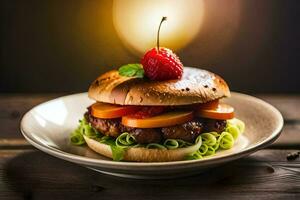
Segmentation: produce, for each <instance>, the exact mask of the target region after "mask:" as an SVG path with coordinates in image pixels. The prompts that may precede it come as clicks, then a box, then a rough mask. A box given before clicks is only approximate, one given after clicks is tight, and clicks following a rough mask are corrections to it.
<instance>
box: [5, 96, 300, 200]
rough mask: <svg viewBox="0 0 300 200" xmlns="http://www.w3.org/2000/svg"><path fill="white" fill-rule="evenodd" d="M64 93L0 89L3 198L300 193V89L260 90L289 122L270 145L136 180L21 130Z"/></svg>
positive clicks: (284, 196)
mask: <svg viewBox="0 0 300 200" xmlns="http://www.w3.org/2000/svg"><path fill="white" fill-rule="evenodd" d="M61 95H62V94H35V95H28V94H26V95H24V94H1V95H0V124H1V126H0V199H81V200H82V199H132V200H134V199H158V198H159V199H300V159H299V158H298V159H296V160H294V161H287V159H286V156H287V154H288V153H290V152H296V151H300V112H299V107H300V95H270V94H269V95H256V96H258V97H260V98H262V99H264V100H266V101H267V102H269V103H271V104H273V105H274V106H275V107H277V108H278V109H279V110H280V111H281V113H282V114H283V116H284V119H285V125H284V129H283V133H282V135H281V136H280V137H279V139H278V140H277V141H276V142H275V143H274V144H273V145H271V146H269V147H268V148H267V149H263V150H260V151H258V152H256V153H254V154H252V155H250V156H249V157H246V158H243V159H240V160H237V161H234V162H231V163H228V164H226V165H224V166H222V167H218V168H214V169H211V170H210V171H207V172H205V173H203V174H199V175H196V176H192V177H185V178H180V179H170V180H134V179H125V178H118V177H112V176H108V175H103V174H100V173H97V172H94V171H92V170H89V169H86V168H84V167H81V166H79V165H76V164H73V163H70V162H67V161H63V160H60V159H57V158H54V157H52V156H49V155H47V154H45V153H43V152H41V151H39V150H37V149H35V148H34V147H32V146H31V145H30V144H28V143H27V142H26V140H25V139H24V138H23V137H22V135H21V133H20V131H19V122H20V119H21V117H22V116H23V114H24V113H25V112H26V111H28V110H29V109H30V108H32V107H33V106H35V105H37V104H39V103H41V102H44V101H46V100H49V99H52V98H54V97H58V96H61Z"/></svg>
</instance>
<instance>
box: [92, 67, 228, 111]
mask: <svg viewBox="0 0 300 200" xmlns="http://www.w3.org/2000/svg"><path fill="white" fill-rule="evenodd" d="M88 94H89V97H90V98H92V99H94V100H96V101H100V102H105V103H112V104H120V105H149V106H167V105H187V104H193V103H206V102H209V101H212V100H215V99H219V98H222V97H228V96H230V91H229V88H228V86H227V84H226V82H225V81H224V80H223V79H222V78H221V77H220V76H218V75H216V74H214V73H211V72H209V71H206V70H201V69H197V68H191V67H184V72H183V77H182V78H181V79H179V80H168V81H150V80H148V79H146V78H143V79H141V78H135V77H124V76H120V75H119V73H118V71H117V70H112V71H109V72H107V73H105V74H103V75H101V76H99V77H98V78H97V79H96V80H95V81H94V82H93V83H92V85H91V86H90V88H89V92H88Z"/></svg>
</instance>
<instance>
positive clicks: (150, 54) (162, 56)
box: [141, 17, 183, 81]
mask: <svg viewBox="0 0 300 200" xmlns="http://www.w3.org/2000/svg"><path fill="white" fill-rule="evenodd" d="M166 20H167V17H163V18H162V19H161V21H160V24H159V27H158V31H157V47H156V48H153V49H151V50H149V51H147V52H146V54H145V55H144V57H143V58H142V60H141V64H142V65H143V68H144V71H145V75H146V76H147V77H148V78H149V79H151V80H155V81H162V80H170V79H180V78H181V77H182V73H183V65H182V63H181V62H180V60H179V58H178V57H177V56H176V54H175V53H173V52H172V51H171V50H170V49H167V48H163V47H161V48H160V47H159V32H160V27H161V24H162V23H163V22H164V21H166Z"/></svg>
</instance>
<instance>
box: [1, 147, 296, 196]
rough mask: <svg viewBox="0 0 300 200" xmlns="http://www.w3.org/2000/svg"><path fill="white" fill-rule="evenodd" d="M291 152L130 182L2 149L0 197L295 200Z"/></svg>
mask: <svg viewBox="0 0 300 200" xmlns="http://www.w3.org/2000/svg"><path fill="white" fill-rule="evenodd" d="M290 151H291V150H288V151H287V150H262V151H259V152H257V153H255V154H253V155H251V156H249V157H248V158H244V159H241V160H238V161H235V162H232V163H229V164H227V165H224V166H222V167H219V168H215V169H211V170H210V171H207V172H206V173H203V174H199V175H194V176H192V177H185V178H179V179H170V180H134V179H124V178H118V177H112V176H108V175H102V174H100V173H98V172H94V171H91V170H88V169H86V168H84V167H81V166H78V165H74V164H72V163H69V162H66V161H63V160H60V159H57V158H54V157H51V156H49V155H46V154H44V153H42V152H40V151H35V150H33V151H27V152H21V151H20V150H18V151H14V150H5V151H0V188H1V189H0V199H6V198H8V197H13V198H12V199H21V198H27V199H85V198H88V199H120V198H121V199H123V198H124V199H156V198H159V199H199V198H203V199H254V198H259V199H278V198H282V199H297V198H299V197H300V176H299V175H300V160H299V159H297V160H295V161H290V162H287V161H286V154H287V153H288V152H290ZM49 195H51V196H49ZM228 197H230V198H228Z"/></svg>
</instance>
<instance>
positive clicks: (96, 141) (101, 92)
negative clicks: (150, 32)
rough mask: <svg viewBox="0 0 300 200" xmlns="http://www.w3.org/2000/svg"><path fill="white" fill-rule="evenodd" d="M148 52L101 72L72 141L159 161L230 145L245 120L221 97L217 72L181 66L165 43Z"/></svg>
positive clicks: (116, 155) (223, 87) (224, 88)
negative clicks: (222, 100)
mask: <svg viewBox="0 0 300 200" xmlns="http://www.w3.org/2000/svg"><path fill="white" fill-rule="evenodd" d="M165 20H166V17H163V18H162V20H161V22H160V25H159V28H158V33H157V35H158V36H157V47H156V48H153V49H151V50H149V51H147V52H146V54H145V55H144V56H143V58H142V59H141V63H138V64H127V65H124V66H122V67H120V68H119V69H118V70H112V71H109V72H107V73H105V74H103V75H101V76H99V77H98V78H97V79H96V80H95V81H93V83H92V84H91V86H90V88H89V90H88V96H89V97H90V98H91V99H93V100H95V103H94V104H92V105H91V106H89V107H88V108H87V112H86V113H85V114H84V117H83V119H82V120H80V124H79V126H78V128H77V129H76V130H75V131H73V133H72V134H71V142H72V143H73V144H75V145H83V144H86V145H87V146H88V147H89V148H91V149H92V150H93V151H95V152H97V153H99V154H101V155H104V156H106V157H109V158H112V159H113V160H116V161H120V160H125V161H138V162H164V161H176V160H185V159H201V158H203V157H207V156H213V155H214V154H215V153H216V152H217V151H219V150H222V149H230V148H232V147H233V145H234V142H235V140H236V139H237V138H238V136H239V134H240V133H242V132H243V131H244V127H245V125H244V123H243V122H242V121H240V120H238V119H236V118H234V108H233V107H232V106H230V105H227V104H224V103H222V102H221V99H222V98H225V97H229V96H230V90H229V88H228V85H227V84H226V82H225V81H224V80H223V79H222V78H221V77H220V76H218V75H216V74H214V73H212V72H209V71H206V70H202V69H197V68H190V67H183V64H182V63H181V61H180V60H179V58H178V57H177V55H175V54H174V53H173V52H172V51H171V50H170V49H167V48H163V47H160V46H159V30H160V26H161V24H162V22H163V21H165Z"/></svg>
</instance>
